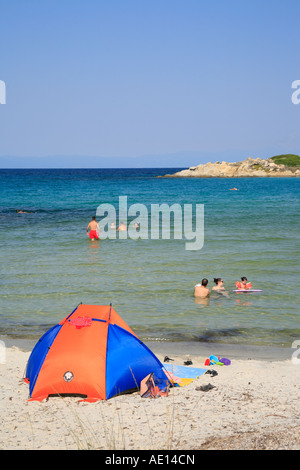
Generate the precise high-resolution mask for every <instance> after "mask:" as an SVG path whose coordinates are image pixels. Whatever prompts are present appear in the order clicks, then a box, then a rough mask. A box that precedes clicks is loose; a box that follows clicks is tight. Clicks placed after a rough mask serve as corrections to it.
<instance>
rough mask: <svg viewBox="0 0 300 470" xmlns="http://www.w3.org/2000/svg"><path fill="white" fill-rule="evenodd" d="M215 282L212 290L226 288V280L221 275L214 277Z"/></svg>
mask: <svg viewBox="0 0 300 470" xmlns="http://www.w3.org/2000/svg"><path fill="white" fill-rule="evenodd" d="M214 283H215V284H216V285H215V286H214V287H213V288H212V290H225V287H224V281H223V279H222V278H221V277H217V278H214Z"/></svg>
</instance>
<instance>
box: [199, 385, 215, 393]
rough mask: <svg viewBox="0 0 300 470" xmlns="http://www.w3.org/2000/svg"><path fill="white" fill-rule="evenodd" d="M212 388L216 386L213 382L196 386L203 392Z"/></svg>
mask: <svg viewBox="0 0 300 470" xmlns="http://www.w3.org/2000/svg"><path fill="white" fill-rule="evenodd" d="M212 388H215V386H214V385H212V384H207V385H201V386H200V387H196V388H195V390H201V392H208V390H211V389H212Z"/></svg>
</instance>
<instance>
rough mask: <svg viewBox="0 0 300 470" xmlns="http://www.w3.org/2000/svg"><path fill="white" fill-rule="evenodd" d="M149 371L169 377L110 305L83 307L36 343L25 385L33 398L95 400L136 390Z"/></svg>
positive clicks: (162, 377)
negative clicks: (54, 397) (73, 397)
mask: <svg viewBox="0 0 300 470" xmlns="http://www.w3.org/2000/svg"><path fill="white" fill-rule="evenodd" d="M150 373H154V374H155V375H156V376H157V377H159V378H161V379H162V380H164V381H166V379H167V377H166V374H165V373H164V370H163V365H162V364H161V362H160V361H159V360H158V359H157V357H156V356H155V355H154V354H153V353H152V352H151V351H150V349H149V348H148V347H147V346H146V345H145V344H143V343H142V342H141V341H140V340H139V339H138V338H137V336H136V335H135V333H134V332H133V331H132V330H131V329H130V328H129V326H128V325H127V324H126V323H125V322H124V321H123V320H122V319H121V318H120V316H119V315H118V314H117V312H116V311H115V310H114V309H113V308H112V306H111V305H109V306H103V305H83V304H80V305H79V306H78V307H77V308H76V309H75V310H74V311H73V312H72V313H70V314H69V315H68V316H67V317H66V318H64V319H63V320H62V321H61V322H60V323H59V324H57V325H55V326H54V327H52V328H51V329H50V330H48V331H47V332H46V333H45V334H44V335H43V336H42V337H41V338H40V340H39V341H38V342H37V344H36V345H35V347H34V349H33V350H32V352H31V355H30V357H29V360H28V363H27V368H26V372H25V381H26V382H27V383H29V400H38V401H42V400H43V399H45V398H47V397H49V396H53V395H54V396H55V395H60V396H81V397H82V398H83V399H84V400H85V401H89V402H94V401H97V400H105V399H108V398H111V397H113V396H115V395H118V394H120V393H124V392H126V391H130V390H136V389H138V388H139V386H140V383H141V381H142V379H144V378H145V377H146V376H147V375H148V374H150ZM167 382H168V379H167Z"/></svg>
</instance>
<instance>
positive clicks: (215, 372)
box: [205, 370, 218, 377]
mask: <svg viewBox="0 0 300 470" xmlns="http://www.w3.org/2000/svg"><path fill="white" fill-rule="evenodd" d="M205 374H210V375H211V377H214V376H215V375H218V372H217V371H216V370H207V371H206V372H205Z"/></svg>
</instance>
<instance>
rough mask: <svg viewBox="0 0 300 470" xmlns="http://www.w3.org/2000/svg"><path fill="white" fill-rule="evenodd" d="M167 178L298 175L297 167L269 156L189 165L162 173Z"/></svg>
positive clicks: (299, 174) (299, 173)
mask: <svg viewBox="0 0 300 470" xmlns="http://www.w3.org/2000/svg"><path fill="white" fill-rule="evenodd" d="M164 176H165V177H169V178H171V177H172V178H179V177H193V178H240V177H252V176H257V177H266V176H272V177H290V176H293V177H297V176H300V169H299V167H286V166H285V165H277V164H276V163H274V162H273V160H272V159H271V158H268V159H267V160H265V159H261V158H251V157H249V158H247V160H244V161H242V162H235V163H227V162H216V163H211V162H209V163H205V164H203V165H198V166H191V167H190V168H189V169H188V170H182V171H178V172H177V173H174V174H173V175H164Z"/></svg>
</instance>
